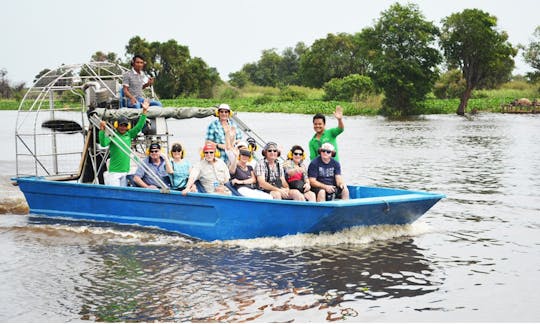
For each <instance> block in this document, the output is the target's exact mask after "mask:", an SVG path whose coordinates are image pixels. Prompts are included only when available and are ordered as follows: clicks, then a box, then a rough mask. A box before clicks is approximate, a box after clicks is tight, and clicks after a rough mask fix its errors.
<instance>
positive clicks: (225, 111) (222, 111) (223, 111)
mask: <svg viewBox="0 0 540 324" xmlns="http://www.w3.org/2000/svg"><path fill="white" fill-rule="evenodd" d="M218 112H219V113H220V114H225V113H229V111H228V110H218Z"/></svg>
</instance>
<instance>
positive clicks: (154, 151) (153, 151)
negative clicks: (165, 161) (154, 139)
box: [150, 150, 159, 153]
mask: <svg viewBox="0 0 540 324" xmlns="http://www.w3.org/2000/svg"><path fill="white" fill-rule="evenodd" d="M150 153H159V150H151V151H150Z"/></svg>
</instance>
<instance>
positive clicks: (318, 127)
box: [313, 118, 324, 133]
mask: <svg viewBox="0 0 540 324" xmlns="http://www.w3.org/2000/svg"><path fill="white" fill-rule="evenodd" d="M313 130H314V131H315V133H322V132H323V131H324V121H323V120H322V119H319V118H317V119H315V120H314V121H313Z"/></svg>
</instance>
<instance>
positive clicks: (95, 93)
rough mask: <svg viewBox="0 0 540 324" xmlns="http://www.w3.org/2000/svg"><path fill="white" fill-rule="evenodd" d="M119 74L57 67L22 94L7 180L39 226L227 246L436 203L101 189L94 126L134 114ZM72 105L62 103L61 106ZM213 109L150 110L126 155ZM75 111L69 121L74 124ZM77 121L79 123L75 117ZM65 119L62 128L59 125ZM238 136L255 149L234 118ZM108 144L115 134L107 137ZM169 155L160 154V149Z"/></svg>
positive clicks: (431, 196) (411, 197) (101, 161)
mask: <svg viewBox="0 0 540 324" xmlns="http://www.w3.org/2000/svg"><path fill="white" fill-rule="evenodd" d="M123 70H124V69H123V68H122V67H121V66H118V65H116V64H112V63H105V62H90V63H85V64H78V65H72V66H66V65H63V66H61V67H59V68H57V69H54V70H50V72H49V73H47V74H45V75H44V76H42V77H41V78H40V79H39V80H37V81H36V83H35V84H34V86H33V87H32V88H30V89H29V90H28V92H27V94H26V95H25V97H24V98H23V101H22V102H21V106H20V108H19V113H18V118H17V125H16V130H15V137H16V161H17V163H16V169H17V175H16V176H15V177H14V178H13V181H14V183H15V184H16V185H18V186H19V188H20V190H21V191H22V193H23V194H24V196H25V198H26V201H27V203H28V206H29V209H30V213H32V214H35V215H40V216H43V217H51V218H61V219H69V220H85V221H96V222H107V223H113V224H122V225H137V226H145V227H153V228H158V229H162V230H165V231H171V232H176V233H180V234H183V235H186V236H189V237H192V238H195V239H199V240H205V241H214V240H236V239H252V238H259V237H282V236H286V235H295V234H299V233H314V234H317V233H323V232H324V233H335V232H338V231H342V230H345V229H349V228H352V227H355V226H372V225H404V224H410V223H412V222H414V221H415V220H416V219H418V218H419V217H421V216H422V215H423V214H425V213H426V212H427V211H428V210H429V209H430V208H431V207H432V206H433V205H435V204H436V203H437V202H438V201H439V200H440V199H442V198H444V195H443V194H438V193H431V192H425V191H412V190H403V189H394V188H380V187H367V186H357V185H349V186H348V188H349V193H350V199H349V200H334V201H327V202H301V201H290V200H265V199H257V198H248V197H242V196H236V195H232V196H223V195H215V194H208V193H204V192H196V193H188V194H187V196H183V195H182V194H181V193H180V192H177V191H170V190H168V189H167V188H164V189H161V190H156V189H145V188H138V187H114V186H107V185H104V184H103V178H102V177H103V172H104V171H105V170H106V163H105V161H106V159H107V155H108V150H106V149H105V148H101V147H100V146H99V145H98V143H97V142H96V137H97V127H98V126H99V122H100V121H101V120H102V119H103V120H108V121H112V120H114V118H117V117H118V116H119V115H124V116H129V118H134V117H135V116H133V115H136V114H137V113H138V111H137V110H134V109H127V108H121V107H120V106H121V105H120V104H118V103H117V102H121V98H120V97H119V93H120V91H119V84H120V80H121V74H122V72H123ZM70 100H71V101H70ZM214 110H215V108H214V107H206V108H201V107H165V108H150V109H149V111H148V118H149V119H150V124H151V126H149V127H148V128H147V129H146V131H145V132H144V134H142V135H141V136H140V138H137V139H136V140H135V141H134V143H133V150H132V151H131V152H126V154H128V155H130V157H131V158H132V160H133V162H135V163H137V164H138V165H140V160H139V159H138V158H137V154H136V153H137V151H141V150H142V151H143V152H144V150H145V148H146V147H147V146H148V145H149V143H151V142H155V141H161V142H163V143H168V130H167V126H166V119H167V118H204V117H206V116H210V115H213V114H214ZM73 111H76V112H77V114H76V115H77V116H78V117H79V118H80V119H78V120H73V113H71V114H69V115H66V114H65V113H66V112H73ZM79 113H80V114H79ZM66 118H68V119H66ZM235 118H237V119H236V120H237V122H238V123H239V125H240V128H241V129H242V130H243V131H244V132H245V133H246V134H248V135H250V136H251V137H254V138H255V139H256V140H257V142H258V144H259V145H261V146H264V141H263V139H261V138H260V137H259V136H258V135H257V134H256V133H255V132H253V130H251V129H250V128H249V127H248V126H247V125H245V124H244V123H243V122H242V121H241V120H240V119H238V116H236V117H235ZM108 133H109V135H110V136H114V132H113V131H112V130H111V129H110V128H108ZM162 147H169V145H162Z"/></svg>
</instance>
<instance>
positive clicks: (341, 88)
mask: <svg viewBox="0 0 540 324" xmlns="http://www.w3.org/2000/svg"><path fill="white" fill-rule="evenodd" d="M323 88H324V92H325V94H324V97H323V99H324V100H343V101H359V100H361V99H362V98H366V97H367V96H368V95H369V94H371V93H373V92H374V89H375V87H374V86H373V81H371V78H369V77H367V76H364V75H359V74H351V75H349V76H346V77H344V78H343V79H332V80H330V81H328V82H326V83H325V84H324V86H323Z"/></svg>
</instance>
